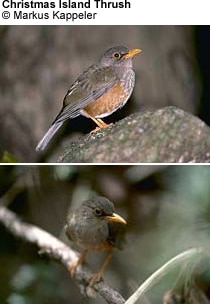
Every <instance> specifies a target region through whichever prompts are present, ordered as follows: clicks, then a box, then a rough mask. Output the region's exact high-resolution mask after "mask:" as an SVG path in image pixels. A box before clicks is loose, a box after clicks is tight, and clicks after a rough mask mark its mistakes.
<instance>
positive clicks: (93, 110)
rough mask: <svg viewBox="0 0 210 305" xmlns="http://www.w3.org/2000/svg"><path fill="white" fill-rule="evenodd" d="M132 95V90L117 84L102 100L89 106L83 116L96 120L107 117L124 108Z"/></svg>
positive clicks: (99, 99)
mask: <svg viewBox="0 0 210 305" xmlns="http://www.w3.org/2000/svg"><path fill="white" fill-rule="evenodd" d="M130 94H131V92H130V90H125V89H124V88H123V86H122V85H120V84H116V85H115V86H113V88H111V89H110V90H109V91H108V92H106V93H105V94H103V95H102V96H101V97H100V98H98V99H97V100H95V101H94V102H92V103H90V104H89V105H87V106H86V107H85V108H84V110H85V111H84V112H82V113H81V114H82V115H84V116H88V115H89V116H91V117H94V118H103V117H106V116H108V115H110V114H112V113H113V112H115V111H116V110H117V109H119V108H121V107H122V106H124V104H125V103H126V102H127V100H128V98H129V97H130ZM85 112H86V113H87V114H88V115H87V114H86V113H85Z"/></svg>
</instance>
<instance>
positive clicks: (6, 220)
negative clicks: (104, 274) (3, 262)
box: [0, 206, 125, 304]
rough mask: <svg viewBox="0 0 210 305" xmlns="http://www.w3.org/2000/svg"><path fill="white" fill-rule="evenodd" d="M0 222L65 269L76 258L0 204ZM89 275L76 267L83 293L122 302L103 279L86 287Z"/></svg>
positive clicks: (59, 243) (46, 233)
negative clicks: (96, 294)
mask: <svg viewBox="0 0 210 305" xmlns="http://www.w3.org/2000/svg"><path fill="white" fill-rule="evenodd" d="M0 222H1V223H2V224H3V225H4V226H5V227H6V228H7V229H8V230H9V231H10V232H11V233H12V234H13V235H14V236H15V237H18V238H21V239H22V240H24V241H26V242H29V243H32V244H35V245H37V246H38V248H39V249H40V250H41V251H40V253H41V254H45V255H47V256H48V257H50V258H53V259H55V260H57V261H58V262H60V263H61V264H62V265H63V266H64V267H65V268H66V269H67V270H69V268H70V265H71V264H72V262H73V261H75V260H76V259H77V258H78V253H77V252H75V251H73V250H72V249H71V248H70V247H68V246H67V245H66V244H64V243H63V242H61V241H60V240H58V239H57V238H55V237H54V236H52V235H51V234H49V233H48V232H46V231H44V230H42V229H40V228H38V227H36V226H34V225H30V224H27V223H25V222H23V221H21V220H20V219H19V218H18V216H17V215H16V214H15V213H13V212H11V211H10V210H8V209H7V208H5V207H1V206H0ZM90 276H91V272H90V270H89V269H88V268H87V267H85V266H79V267H78V268H77V269H76V273H75V280H76V281H77V282H78V284H79V287H80V290H81V292H82V293H83V294H86V295H88V296H90V295H91V296H92V294H93V292H94V291H95V292H97V293H98V294H99V295H100V296H102V297H103V298H104V299H105V300H106V302H107V303H114V304H122V303H124V302H125V300H124V298H123V297H122V296H121V295H120V294H119V293H118V292H117V291H115V290H113V289H112V288H111V287H110V286H108V285H107V284H106V283H105V282H104V281H103V280H101V281H100V282H98V283H96V284H95V285H94V286H93V287H92V288H89V289H87V286H88V280H89V278H90Z"/></svg>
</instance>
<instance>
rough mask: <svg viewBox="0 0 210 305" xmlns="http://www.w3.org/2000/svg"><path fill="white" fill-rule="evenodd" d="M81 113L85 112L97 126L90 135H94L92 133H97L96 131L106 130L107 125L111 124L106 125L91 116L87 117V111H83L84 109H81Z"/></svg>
mask: <svg viewBox="0 0 210 305" xmlns="http://www.w3.org/2000/svg"><path fill="white" fill-rule="evenodd" d="M83 112H85V113H86V115H87V116H88V117H89V118H90V119H91V120H92V121H93V122H94V123H95V124H96V125H97V126H98V127H96V128H95V129H93V130H92V131H91V133H94V132H96V131H98V130H100V129H102V128H106V127H107V126H109V125H111V124H106V123H105V122H104V121H103V120H101V119H96V118H94V117H92V116H91V115H89V113H88V112H87V111H85V110H84V109H83Z"/></svg>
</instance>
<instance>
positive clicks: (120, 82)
mask: <svg viewBox="0 0 210 305" xmlns="http://www.w3.org/2000/svg"><path fill="white" fill-rule="evenodd" d="M141 52H142V51H141V50H140V49H132V50H129V49H128V48H127V47H124V46H116V47H112V48H110V49H108V50H107V51H106V52H105V53H104V55H103V56H102V57H101V59H100V60H99V61H98V62H97V63H96V64H94V65H92V66H90V67H89V68H88V69H87V70H86V71H84V72H83V73H82V74H81V75H80V76H79V77H78V78H77V80H76V81H75V82H74V83H73V85H72V86H71V87H70V89H69V90H68V92H67V94H66V96H65V97H64V100H63V107H62V109H61V111H60V112H59V114H58V115H57V117H56V118H55V120H54V121H53V123H52V125H51V127H50V128H49V130H48V131H47V132H46V134H45V135H44V136H43V138H42V139H41V140H40V142H39V143H38V145H37V147H36V150H37V151H40V150H44V149H45V148H46V146H47V145H48V143H49V141H50V140H51V138H52V137H53V136H54V134H55V133H56V132H57V130H58V129H59V128H60V127H61V126H62V124H63V123H64V121H66V120H67V119H72V118H75V117H77V116H79V115H83V116H85V117H87V118H90V119H92V120H93V121H94V122H95V123H96V125H97V126H98V128H96V129H100V128H104V127H106V126H107V124H106V123H104V122H103V121H102V119H101V118H104V117H106V116H109V115H110V114H112V113H113V112H115V111H116V110H117V109H119V108H121V107H123V106H124V105H125V103H126V102H127V100H128V99H129V97H130V96H131V93H132V91H133V88H134V84H135V73H134V71H133V68H132V58H133V56H135V55H136V54H139V53H141Z"/></svg>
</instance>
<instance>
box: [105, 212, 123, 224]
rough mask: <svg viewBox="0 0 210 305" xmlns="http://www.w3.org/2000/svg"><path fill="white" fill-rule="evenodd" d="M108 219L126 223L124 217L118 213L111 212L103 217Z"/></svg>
mask: <svg viewBox="0 0 210 305" xmlns="http://www.w3.org/2000/svg"><path fill="white" fill-rule="evenodd" d="M104 218H105V219H106V220H108V221H113V222H121V223H124V224H127V222H126V221H125V219H124V218H122V217H121V216H120V215H118V214H115V213H113V214H112V215H111V216H105V217H104Z"/></svg>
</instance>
